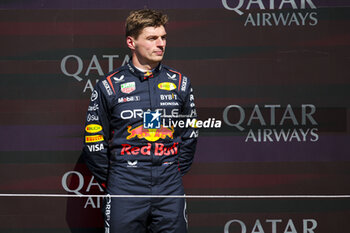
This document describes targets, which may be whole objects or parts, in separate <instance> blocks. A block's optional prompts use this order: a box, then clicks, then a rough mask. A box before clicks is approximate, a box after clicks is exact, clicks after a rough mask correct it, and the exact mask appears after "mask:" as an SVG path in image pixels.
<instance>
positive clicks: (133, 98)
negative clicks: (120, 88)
mask: <svg viewBox="0 0 350 233" xmlns="http://www.w3.org/2000/svg"><path fill="white" fill-rule="evenodd" d="M140 99H141V98H140V96H129V97H120V98H118V103H126V102H135V101H140Z"/></svg>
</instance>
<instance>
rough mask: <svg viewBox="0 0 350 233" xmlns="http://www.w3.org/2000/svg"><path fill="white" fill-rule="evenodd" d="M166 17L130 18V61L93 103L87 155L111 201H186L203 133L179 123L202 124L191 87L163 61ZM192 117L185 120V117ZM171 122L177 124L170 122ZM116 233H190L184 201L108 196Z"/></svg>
mask: <svg viewBox="0 0 350 233" xmlns="http://www.w3.org/2000/svg"><path fill="white" fill-rule="evenodd" d="M167 21H168V18H167V16H166V15H163V14H162V13H160V12H158V11H154V10H148V9H146V10H139V11H134V12H131V14H130V15H129V16H128V18H127V20H126V43H127V46H128V47H129V48H130V50H131V54H132V57H131V60H130V61H129V63H128V64H127V65H125V66H122V67H120V68H119V69H116V70H114V71H112V72H111V73H109V74H108V75H107V76H106V77H105V78H104V79H102V80H100V81H99V82H98V83H97V85H96V87H95V90H94V91H93V93H92V96H91V103H90V106H89V109H88V113H87V121H86V125H85V142H84V149H83V155H84V159H85V161H86V164H87V166H88V168H89V169H90V170H91V172H92V173H93V175H94V176H95V178H96V179H97V180H98V181H99V182H100V183H101V185H102V186H103V187H104V188H105V189H106V193H107V194H110V195H156V196H157V195H167V196H171V195H184V189H183V185H182V176H183V175H185V174H186V173H187V172H188V170H189V169H190V166H191V164H192V161H193V156H194V152H195V147H196V141H197V135H198V132H197V130H196V129H195V128H192V127H188V124H187V125H182V127H174V125H175V124H174V123H173V122H175V121H179V120H183V121H185V122H186V123H188V122H187V121H186V120H187V119H186V117H187V118H188V120H189V122H192V124H193V122H194V121H193V119H194V118H195V117H196V112H195V108H194V102H193V94H192V88H191V84H190V80H189V79H188V78H187V77H186V76H184V75H183V74H181V73H180V72H178V71H175V70H174V69H172V68H169V67H167V66H165V65H163V64H161V61H162V59H163V56H164V52H165V46H166V31H165V27H164V26H165V24H166V23H167ZM181 116H185V118H181ZM169 117H172V118H169ZM104 206H105V207H104V211H105V216H104V217H105V230H106V232H111V233H129V232H130V233H146V232H147V233H186V232H187V219H186V212H185V209H186V203H185V200H184V198H171V197H169V198H154V197H153V198H148V197H147V198H146V197H127V198H125V197H123V198H119V197H117V198H110V197H107V198H106V199H105V203H104Z"/></svg>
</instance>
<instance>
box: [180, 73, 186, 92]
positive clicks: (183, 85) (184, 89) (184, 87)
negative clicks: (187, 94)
mask: <svg viewBox="0 0 350 233" xmlns="http://www.w3.org/2000/svg"><path fill="white" fill-rule="evenodd" d="M186 86H187V77H186V76H184V78H183V80H182V84H181V91H186Z"/></svg>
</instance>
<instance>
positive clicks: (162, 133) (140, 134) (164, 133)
mask: <svg viewBox="0 0 350 233" xmlns="http://www.w3.org/2000/svg"><path fill="white" fill-rule="evenodd" d="M128 133H129V136H127V137H126V139H128V140H129V139H132V138H135V137H137V138H138V139H142V138H144V139H146V140H147V141H149V142H155V141H157V140H159V139H165V138H166V137H169V138H171V139H173V134H174V128H173V127H172V128H167V127H164V126H162V125H161V126H160V128H159V129H144V128H143V125H140V126H138V127H136V128H134V129H133V128H132V127H131V126H128Z"/></svg>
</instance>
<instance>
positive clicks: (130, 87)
mask: <svg viewBox="0 0 350 233" xmlns="http://www.w3.org/2000/svg"><path fill="white" fill-rule="evenodd" d="M120 88H121V92H123V93H125V94H129V93H131V92H133V91H135V90H136V86H135V82H128V83H123V84H121V85H120Z"/></svg>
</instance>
